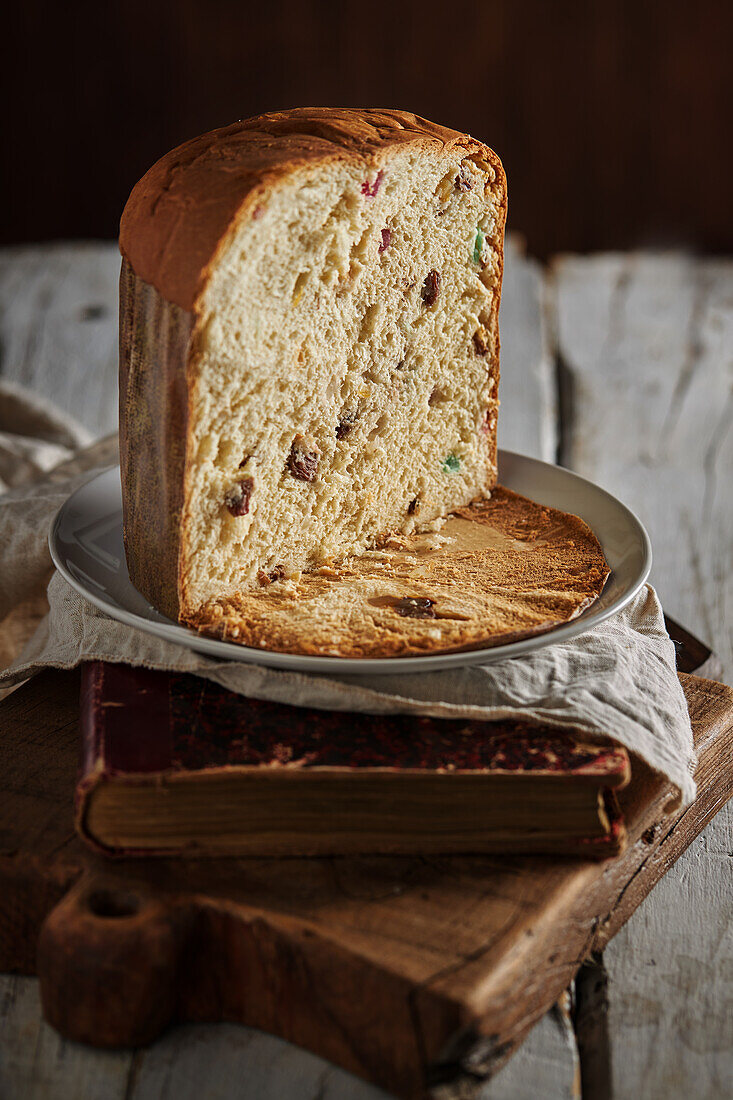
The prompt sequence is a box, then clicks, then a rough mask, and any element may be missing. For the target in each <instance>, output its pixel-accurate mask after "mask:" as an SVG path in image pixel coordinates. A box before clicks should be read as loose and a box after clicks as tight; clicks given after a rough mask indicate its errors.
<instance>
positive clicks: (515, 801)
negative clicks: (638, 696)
mask: <svg viewBox="0 0 733 1100" xmlns="http://www.w3.org/2000/svg"><path fill="white" fill-rule="evenodd" d="M81 714H82V717H81V727H82V761H81V774H80V778H79V782H78V785H77V792H76V822H77V829H78V831H79V833H80V835H81V836H82V837H83V838H85V839H86V840H87V841H88V842H89V843H91V844H92V845H94V846H95V847H97V848H100V849H103V850H104V851H106V852H108V853H113V854H120V855H121V854H126V855H131V854H153V853H157V854H171V853H184V854H188V855H222V854H227V855H325V854H336V853H360V852H363V853H367V852H371V853H380V852H383V853H392V854H394V853H411V852H412V853H414V852H426V853H436V852H454V853H455V852H466V853H472V852H477V853H478V852H536V853H545V852H546V853H567V854H582V855H585V856H591V857H598V858H604V857H606V856H609V855H614V854H616V853H617V852H619V851H621V850H622V849H623V847H624V844H625V841H626V830H625V826H624V822H623V818H622V815H621V812H620V810H619V807H618V803H617V801H616V797H615V791H616V790H618V789H619V788H620V787H623V786H624V785H625V784H626V783H627V782H628V780H629V777H630V766H629V759H628V755H627V753H626V751H625V750H624V749H623V748H620V747H616V746H608V745H597V744H589V743H588V742H587V741H584V740H583V738H582V737H580V736H578V735H576V734H574V733H573V731H571V730H568V731H557V730H551V729H549V728H547V727H541V726H536V725H532V724H530V723H527V722H501V723H487V722H466V721H447V720H444V719H437V718H418V717H414V716H408V715H368V714H346V713H341V712H332V711H320V710H315V709H308V708H303V707H291V706H286V705H283V704H279V703H270V702H264V701H261V700H255V699H249V698H244V697H243V696H240V695H236V694H234V693H232V692H229V691H226V690H224V689H223V688H220V687H218V686H217V685H216V684H213V683H210V682H209V681H207V680H203V679H200V678H197V677H194V676H189V675H185V674H180V673H163V672H157V671H151V670H148V669H133V668H130V667H128V666H126V665H119V664H107V663H104V662H93V663H90V664H88V665H86V666H85V669H84V673H83V677H82V708H81Z"/></svg>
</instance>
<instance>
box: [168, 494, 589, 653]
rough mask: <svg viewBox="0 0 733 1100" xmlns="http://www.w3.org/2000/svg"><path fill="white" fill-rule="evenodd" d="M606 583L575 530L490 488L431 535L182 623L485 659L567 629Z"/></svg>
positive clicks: (243, 634)
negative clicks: (496, 649)
mask: <svg viewBox="0 0 733 1100" xmlns="http://www.w3.org/2000/svg"><path fill="white" fill-rule="evenodd" d="M451 538H452V539H454V540H455V541H454V542H446V543H444V542H443V539H451ZM608 573H609V568H608V565H607V563H606V560H605V558H604V556H603V551H602V549H601V547H600V544H599V542H598V540H597V539H596V537H595V535H594V534H593V532H592V531H591V530H590V528H589V527H588V525H587V524H586V523H584V522H583V520H581V519H579V518H578V517H577V516H572V515H568V514H567V513H565V512H560V511H557V510H556V509H553V508H547V507H545V506H544V505H540V504H536V503H534V502H533V501H531V500H528V499H527V498H526V497H521V496H519V495H518V494H516V493H513V492H511V491H510V490H508V489H504V488H502V487H498V488H497V489H495V491H494V493H493V495H492V498H491V500H488V501H478V502H476V503H475V504H473V505H471V506H470V507H468V508H463V509H460V510H459V511H458V512H457V513H456V514H455V516H453V517H450V518H449V520H448V522H447V523H446V525H445V527H444V528H443V529H442V531H441V532H440V534H439V535H437V536H425V535H411V536H399V537H397V538H394V539H391V540H389V541H388V545H387V546H386V547H385V548H383V550H382V551H379V552H371V553H367V554H364V555H362V556H360V557H356V558H348V559H346V560H345V561H343V562H341V563H340V564H338V565H334V566H332V567H326V568H321V569H319V570H316V571H315V572H313V573H308V574H303V575H302V576H301V577H300V578H298V579H295V580H293V579H290V580H288V579H285V580H283V581H276V582H274V583H272V584H266V585H265V586H263V587H262V588H260V589H259V590H255V591H251V592H246V593H242V594H239V595H237V596H235V597H232V598H230V599H227V600H221V601H218V602H216V603H213V604H211V605H210V606H208V607H206V608H204V609H203V610H202V611H201V612H199V613H198V614H196V615H194V616H192V617H191V618H190V619H189V622H190V625H192V626H194V627H196V628H197V629H198V630H200V631H202V632H203V633H206V634H211V635H213V636H214V637H217V638H223V639H225V640H227V641H234V642H237V643H238V644H240V645H248V646H254V647H257V648H262V649H268V650H274V651H277V652H285V653H303V654H313V655H319V656H324V655H333V656H341V657H399V656H409V655H416V654H428V653H439V652H447V651H451V650H461V649H469V648H471V649H473V648H485V647H490V646H495V645H499V644H504V643H506V642H509V641H516V640H518V639H520V638H526V637H529V636H531V635H534V634H540V633H544V632H546V631H548V630H551V629H552V628H553V627H556V626H558V625H560V624H562V623H565V622H568V621H569V620H570V619H573V618H575V617H576V616H577V615H579V614H580V613H581V611H583V610H584V609H585V608H586V607H587V606H589V605H590V604H591V603H592V602H593V601H594V600H595V599H596V598H597V597H598V596H599V595H600V593H601V591H602V589H603V585H604V584H605V581H606V578H607V576H608Z"/></svg>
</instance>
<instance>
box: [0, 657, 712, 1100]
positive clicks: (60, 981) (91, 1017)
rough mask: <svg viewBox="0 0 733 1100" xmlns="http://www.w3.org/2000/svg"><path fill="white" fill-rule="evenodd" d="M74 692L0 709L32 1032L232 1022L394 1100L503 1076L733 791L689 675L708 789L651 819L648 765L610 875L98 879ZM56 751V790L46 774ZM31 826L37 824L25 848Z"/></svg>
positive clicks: (33, 689) (298, 863)
mask: <svg viewBox="0 0 733 1100" xmlns="http://www.w3.org/2000/svg"><path fill="white" fill-rule="evenodd" d="M75 679H76V678H75V677H74V676H71V675H70V674H63V673H53V672H47V673H43V674H41V675H40V676H39V677H37V678H36V679H35V680H34V681H33V682H32V683H29V684H27V685H26V686H25V687H23V688H21V689H19V690H18V691H17V692H16V693H14V695H12V696H10V697H9V698H8V699H7V700H5V702H4V703H3V704H2V709H1V710H0V716H1V717H2V721H3V732H4V736H3V739H2V743H3V744H4V746H5V749H6V752H7V756H8V763H9V765H10V766H9V767H8V769H7V773H9V774H8V780H7V795H8V796H9V798H10V799H13V797H14V801H10V803H9V805H10V810H11V818H10V820H9V821H8V823H7V827H6V831H5V835H4V837H3V856H2V859H1V860H0V873H1V874H2V878H3V883H4V889H3V891H2V894H1V895H0V896H2V897H3V898H5V899H8V900H6V902H5V914H4V915H3V920H2V934H1V935H0V944H1V945H2V949H3V957H2V960H1V961H0V964H1V965H2V966H3V967H4V968H6V969H7V968H10V969H17V968H19V967H22V966H27V965H28V963H29V960H31V959H32V955H31V951H30V945H32V943H33V941H34V939H35V930H36V929H37V923H38V920H39V918H42V917H43V916H44V915H45V914H44V913H43V911H42V910H43V907H44V905H46V906H49V905H50V904H51V903H52V902H53V896H52V893H53V891H54V890H59V884H62V885H61V887H60V889H61V893H63V894H64V896H63V900H62V901H61V902H60V903H59V904H57V905H56V907H55V908H54V909H53V911H52V913H51V915H50V916H49V917H48V919H47V920H46V921H45V923H44V924H43V926H42V928H41V931H40V940H39V946H38V965H39V969H40V973H41V975H42V978H43V984H42V991H43V1002H44V1010H45V1014H46V1017H47V1019H49V1021H50V1022H51V1023H52V1024H53V1025H54V1026H55V1027H56V1028H58V1029H59V1030H60V1031H62V1033H64V1034H66V1035H67V1036H68V1037H72V1038H76V1039H82V1040H86V1041H92V1042H95V1043H100V1044H102V1045H112V1046H114V1045H119V1044H122V1045H136V1044H139V1043H145V1042H148V1041H150V1039H152V1038H153V1037H155V1035H156V1034H157V1033H158V1032H159V1031H160V1030H161V1028H162V1027H164V1026H165V1025H166V1023H167V1022H168V1020H169V1019H170V1018H171V1017H172V1016H175V1017H176V1018H178V1019H182V1020H194V1021H195V1020H200V1021H204V1020H212V1019H229V1020H239V1021H241V1022H243V1023H245V1024H248V1025H249V1026H256V1027H259V1028H262V1029H263V1030H266V1031H271V1032H275V1033H278V1034H280V1035H282V1036H283V1037H284V1038H287V1039H289V1040H290V1041H293V1042H296V1043H298V1044H299V1045H301V1046H305V1047H307V1048H308V1049H311V1050H313V1051H315V1052H316V1053H318V1054H320V1055H321V1056H324V1057H326V1058H328V1059H329V1060H330V1061H332V1062H336V1063H337V1064H339V1065H342V1066H343V1067H344V1068H346V1069H348V1070H349V1071H351V1072H354V1073H356V1074H358V1075H360V1076H363V1077H365V1078H368V1079H371V1080H373V1081H375V1082H376V1083H377V1084H380V1085H383V1086H385V1087H387V1088H390V1089H391V1090H392V1091H393V1092H395V1093H396V1094H397V1095H399V1096H404V1097H418V1096H424V1095H426V1092H425V1085H424V1084H422V1082H424V1081H426V1082H428V1084H433V1085H441V1086H442V1085H443V1084H444V1083H445V1082H446V1081H448V1082H453V1083H455V1084H456V1087H458V1083H460V1087H461V1088H463V1082H464V1081H473V1082H474V1083H475V1082H476V1081H477V1080H480V1079H481V1078H482V1077H484V1076H487V1075H489V1074H490V1073H491V1072H492V1071H493V1070H495V1069H496V1068H497V1067H498V1065H500V1064H501V1062H502V1061H503V1060H504V1059H505V1058H506V1056H507V1054H508V1053H509V1051H510V1050H511V1049H512V1047H513V1045H514V1044H515V1043H516V1042H517V1041H518V1040H519V1039H521V1038H522V1037H523V1035H524V1034H525V1033H526V1032H527V1030H528V1029H529V1027H530V1026H531V1025H532V1024H533V1023H534V1022H535V1021H536V1020H537V1019H539V1018H540V1017H541V1015H542V1014H543V1013H544V1012H545V1011H546V1010H547V1009H548V1008H549V1007H550V1006H551V1005H552V1003H553V1002H554V1001H555V1000H556V999H557V997H558V996H559V995H560V994H561V992H562V990H563V988H564V987H565V986H566V985H567V983H568V982H569V981H570V979H571V978H572V977H573V975H574V973H575V971H576V970H577V968H578V966H579V965H580V963H581V961H582V959H583V958H584V957H585V955H586V954H587V953H588V951H590V950H592V949H594V948H597V947H599V946H601V945H602V944H603V943H604V942H605V941H606V939H607V938H608V937H609V936H610V935H612V934H613V933H614V932H615V931H616V930H617V928H618V927H619V925H620V924H621V923H622V921H624V920H625V919H627V917H628V915H629V914H630V912H631V911H633V908H635V906H636V905H637V904H638V903H639V901H640V900H641V898H642V897H643V896H645V894H646V893H647V892H648V891H649V889H650V888H651V886H652V885H653V884H654V883H655V882H656V880H657V878H658V877H659V876H660V875H661V874H662V873H663V872H664V870H665V869H666V868H667V867H668V866H669V865H670V863H671V862H672V861H673V860H674V859H675V858H676V856H677V855H678V854H679V853H680V851H681V850H682V849H683V848H684V847H686V845H687V844H688V843H689V842H690V840H691V839H692V838H693V837H694V836H695V835H696V834H697V832H698V831H699V830H700V829H701V828H702V827H703V825H704V824H705V821H706V820H707V819H708V817H709V816H710V814H711V813H712V812H714V811H715V809H717V808H718V806H719V805H720V803H721V801H722V800H723V799H725V798H726V797H727V796H728V795H729V794H730V791H731V789H732V788H733V765H731V758H732V756H733V751H732V750H733V691H731V690H730V689H726V688H724V687H723V686H722V685H716V684H714V683H712V682H710V681H704V680H699V679H697V678H695V677H683V685H684V687H685V690H686V692H687V695H688V700H689V705H690V709H691V714H692V717H693V724H694V728H695V730H696V736H697V740H698V749H699V753H700V761H701V763H700V769H699V773H698V775H699V784H700V796H699V797H698V799H697V801H696V802H695V804H694V805H693V807H691V808H689V809H688V810H687V811H685V812H684V813H683V814H677V815H676V817H673V818H667V819H665V817H664V811H665V807H666V806H667V804H668V802H669V799H670V796H671V789H670V788H668V787H667V786H666V785H665V784H663V783H662V782H661V781H660V780H658V779H654V778H653V777H651V776H648V775H646V774H645V773H644V771H643V770H642V771H641V774H637V777H636V778H635V780H633V781H632V785H631V786H630V788H628V792H627V793H626V794H625V795H624V796H623V800H624V808H625V813H626V817H627V821H628V822H629V832H630V839H631V843H630V847H629V849H628V850H627V853H626V854H625V855H624V856H622V857H620V858H618V859H616V860H613V861H611V862H609V863H606V864H591V863H586V862H583V861H573V860H562V859H552V858H548V859H544V860H543V859H541V858H537V857H535V858H532V857H524V858H509V857H503V858H499V857H496V858H480V857H438V858H427V857H416V858H409V857H405V858H383V859H380V858H376V857H375V858H366V857H364V858H331V859H312V860H296V859H281V860H264V859H263V860H242V859H240V860H220V861H195V860H188V861H180V860H161V861H155V860H126V861H119V862H118V863H115V864H110V863H109V862H105V861H103V860H100V859H99V858H97V857H95V856H93V855H91V854H88V853H86V852H82V851H81V850H80V846H79V843H78V841H76V840H75V839H73V837H72V829H71V813H70V799H71V790H72V788H73V782H74V778H73V761H74V760H75V757H76V744H75V738H74V737H73V735H72V733H71V732H70V731H69V729H68V725H69V723H68V717H67V715H66V714H65V713H63V712H62V710H61V708H59V705H58V703H59V699H62V698H64V697H66V698H67V700H68V701H69V711H71V709H72V707H71V693H70V690H69V687H68V686H67V687H66V688H65V687H64V683H63V681H67V684H68V682H69V681H72V680H75ZM74 686H75V685H74ZM31 697H32V699H33V703H34V705H33V707H31V706H30V705H29V704H30V699H31ZM52 746H55V748H52ZM52 753H53V755H54V756H55V757H56V759H57V765H56V778H55V779H54V778H53V777H51V776H49V777H47V776H46V775H45V774H44V766H46V767H47V761H48V759H49V756H50V755H51V754H52ZM13 760H15V761H16V764H15V768H14V770H13V769H12V761H13ZM7 773H5V774H7ZM0 774H3V773H2V771H0ZM716 776H717V785H716V782H714V781H713V780H714V779H715V777H716ZM3 782H5V780H3ZM18 790H23V791H29V792H30V794H31V796H32V797H33V798H34V802H33V803H32V804H31V805H26V804H25V803H24V801H23V797H22V796H19V795H18V794H17V793H16V794H15V796H14V792H17V791H18ZM64 811H65V814H66V817H65V819H64ZM29 815H30V817H32V818H36V817H40V818H41V820H42V823H43V824H42V828H41V829H40V830H39V831H37V832H36V834H35V835H34V836H33V837H32V838H31V839H30V840H29V839H28V838H29V833H30V830H29V829H28V821H29ZM18 884H26V888H25V892H24V893H23V892H21V891H19V889H18ZM33 884H36V888H35V890H32V889H31V887H32V886H33ZM192 884H195V885H194V892H193V893H192V892H191V890H192ZM69 887H70V889H69ZM67 891H68V892H67ZM29 898H30V900H31V901H32V902H33V908H32V911H31V913H30V916H26V915H24V918H23V920H20V919H19V918H18V916H17V914H18V913H19V908H18V906H19V901H20V902H22V903H23V904H25V903H26V901H27V899H29ZM184 960H185V961H184ZM110 990H114V991H115V996H114V997H110V996H109V991H110ZM386 1004H389V1012H388V1013H386V1012H385V1011H384V1006H385V1005H386ZM92 1006H94V1009H93V1011H91V1012H90V1009H91V1007H92ZM428 1091H429V1090H428ZM436 1095H440V1093H437V1094H436Z"/></svg>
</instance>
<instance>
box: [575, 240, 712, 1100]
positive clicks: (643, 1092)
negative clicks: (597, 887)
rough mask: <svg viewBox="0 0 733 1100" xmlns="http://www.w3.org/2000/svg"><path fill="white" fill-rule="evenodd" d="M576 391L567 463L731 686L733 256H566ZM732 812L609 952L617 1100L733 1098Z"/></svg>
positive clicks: (610, 1019) (704, 838)
mask: <svg viewBox="0 0 733 1100" xmlns="http://www.w3.org/2000/svg"><path fill="white" fill-rule="evenodd" d="M554 293H555V302H556V315H555V316H556V326H557V340H558V349H559V353H560V355H561V358H562V363H563V366H564V372H565V374H566V376H567V380H568V381H569V394H570V402H569V405H570V413H571V415H570V418H569V422H568V423H567V424H566V426H565V427H566V430H565V435H564V438H563V456H564V459H565V461H566V462H567V463H568V464H569V465H571V466H572V467H573V468H574V469H577V470H578V471H579V472H580V473H582V474H584V475H586V476H587V477H590V478H593V479H594V480H596V481H599V482H600V483H601V484H602V485H604V486H606V487H607V488H608V489H610V490H611V491H612V492H615V493H616V494H617V495H618V496H620V497H621V499H622V500H624V501H626V502H627V503H628V504H629V505H630V506H631V507H632V508H633V509H634V510H635V511H636V512H637V513H638V514H639V515H640V517H641V518H642V520H643V521H644V523H645V524H646V525H647V527H648V529H649V532H650V535H651V539H652V545H653V549H654V555H655V565H654V570H653V574H652V579H653V580H654V582H655V584H656V585H657V588H658V590H659V592H660V595H661V597H662V601H663V603H664V605H665V607H666V609H667V610H668V611H669V612H670V613H671V614H672V615H673V616H674V617H675V618H677V619H679V620H680V621H681V622H682V623H684V624H685V626H687V627H688V628H690V629H691V630H693V631H694V632H696V633H698V634H699V635H700V636H701V637H702V638H703V639H704V640H705V641H707V642H708V644H710V645H711V646H712V647H713V648H714V649H715V651H716V652H717V654H718V655H719V656H720V657H721V658H722V661H723V666H724V669H725V672H726V678H727V679H728V680H730V679H731V677H732V676H733V644H732V642H731V621H732V616H731V608H732V606H733V490H732V485H733V431H731V427H732V426H733V424H732V422H733V388H732V387H733V359H732V358H731V348H732V347H733V262H731V261H728V260H695V259H692V258H690V257H685V256H679V255H659V256H650V255H634V256H617V255H607V256H597V257H590V258H581V257H567V258H563V259H562V260H560V261H558V262H557V263H556V265H555V267H554ZM732 831H733V810H731V808H730V806H729V807H727V808H726V809H725V810H724V811H722V812H721V813H720V814H719V815H718V817H717V818H716V819H715V820H714V821H713V822H712V823H711V825H710V826H708V828H707V829H706V831H705V832H704V833H703V835H702V836H701V837H700V838H699V839H698V840H697V841H696V842H695V843H694V844H693V845H692V847H691V848H690V850H689V851H688V852H687V853H686V854H685V855H684V856H683V857H682V858H681V859H680V860H679V861H678V863H677V864H676V865H675V867H673V868H672V870H671V871H670V872H669V874H668V875H667V876H666V878H664V879H663V880H662V881H661V883H660V884H659V885H658V886H657V887H656V889H655V890H654V891H653V893H652V894H651V895H650V896H649V898H647V899H646V901H645V902H644V903H643V904H642V905H641V906H640V907H639V909H638V910H637V912H636V913H635V914H634V916H633V917H632V918H631V920H630V921H629V923H628V924H627V925H626V926H625V928H623V929H622V930H621V932H620V933H619V934H618V936H616V938H615V939H614V940H612V941H611V943H610V944H609V946H608V948H607V949H606V951H605V953H604V963H605V966H606V970H607V973H608V1002H609V1009H608V1027H609V1041H610V1065H611V1091H610V1095H611V1096H612V1097H614V1098H617V1100H626V1098H627V1097H628V1098H630V1097H637V1096H643V1097H645V1100H657V1098H659V1100H661V1098H662V1097H664V1098H665V1100H668V1098H669V1097H677V1096H680V1097H682V1096H694V1097H695V1098H696V1100H698V1098H700V1100H719V1098H721V1100H722V1098H723V1097H728V1096H730V1095H731V1092H733V1031H732V1027H733V985H732V984H731V983H733V964H732V963H731V959H733V875H732V874H731V851H733V841H732V838H731V832H732Z"/></svg>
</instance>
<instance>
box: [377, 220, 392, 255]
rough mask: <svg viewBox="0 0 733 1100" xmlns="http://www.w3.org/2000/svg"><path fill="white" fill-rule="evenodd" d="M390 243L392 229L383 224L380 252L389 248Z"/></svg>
mask: <svg viewBox="0 0 733 1100" xmlns="http://www.w3.org/2000/svg"><path fill="white" fill-rule="evenodd" d="M391 243H392V230H391V229H390V228H389V227H388V226H386V225H385V227H384V229H383V230H382V243H381V244H380V246H379V252H380V254H381V253H382V252H386V251H387V249H388V248H389V246H390V245H391Z"/></svg>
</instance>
